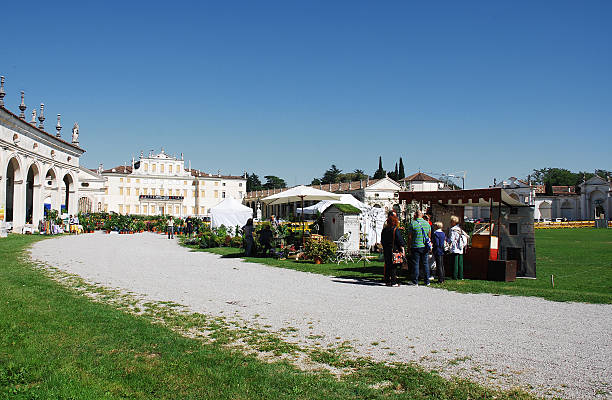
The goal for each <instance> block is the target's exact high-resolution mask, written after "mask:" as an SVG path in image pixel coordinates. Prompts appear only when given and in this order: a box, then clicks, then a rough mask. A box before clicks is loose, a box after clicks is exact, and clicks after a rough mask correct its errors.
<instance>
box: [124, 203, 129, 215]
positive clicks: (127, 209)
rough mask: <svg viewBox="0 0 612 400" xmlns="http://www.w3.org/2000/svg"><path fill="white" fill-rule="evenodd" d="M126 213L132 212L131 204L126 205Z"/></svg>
mask: <svg viewBox="0 0 612 400" xmlns="http://www.w3.org/2000/svg"><path fill="white" fill-rule="evenodd" d="M125 213H126V214H129V213H130V205H129V204H128V205H127V206H125Z"/></svg>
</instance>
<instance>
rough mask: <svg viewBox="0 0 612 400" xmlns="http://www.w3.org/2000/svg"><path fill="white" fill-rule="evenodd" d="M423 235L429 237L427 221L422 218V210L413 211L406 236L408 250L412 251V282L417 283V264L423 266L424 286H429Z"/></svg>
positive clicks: (426, 252)
mask: <svg viewBox="0 0 612 400" xmlns="http://www.w3.org/2000/svg"><path fill="white" fill-rule="evenodd" d="M425 236H427V237H429V238H431V227H430V226H429V222H427V221H425V220H424V219H423V212H422V211H420V210H419V211H417V212H415V213H414V219H413V220H412V222H411V223H410V227H409V232H408V237H409V242H410V251H411V252H412V268H413V271H414V272H413V274H414V275H413V279H412V284H413V285H416V286H418V284H419V266H423V270H424V271H425V276H424V277H423V280H424V281H425V286H429V263H428V262H427V255H428V251H427V249H426V248H425Z"/></svg>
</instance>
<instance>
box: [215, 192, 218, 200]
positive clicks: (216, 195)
mask: <svg viewBox="0 0 612 400" xmlns="http://www.w3.org/2000/svg"><path fill="white" fill-rule="evenodd" d="M218 198H219V191H218V190H215V199H218Z"/></svg>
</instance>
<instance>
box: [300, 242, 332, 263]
mask: <svg viewBox="0 0 612 400" xmlns="http://www.w3.org/2000/svg"><path fill="white" fill-rule="evenodd" d="M337 250H338V247H337V246H336V243H334V242H332V241H331V240H328V239H321V240H312V239H310V240H308V241H307V242H306V246H305V247H304V253H305V254H306V257H307V258H308V259H311V260H313V259H315V257H319V258H321V260H323V262H327V261H329V260H331V259H332V258H333V257H334V256H335V255H336V251H337Z"/></svg>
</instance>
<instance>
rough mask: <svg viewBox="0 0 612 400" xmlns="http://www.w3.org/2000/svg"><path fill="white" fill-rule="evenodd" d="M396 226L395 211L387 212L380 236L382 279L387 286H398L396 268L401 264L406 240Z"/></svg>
mask: <svg viewBox="0 0 612 400" xmlns="http://www.w3.org/2000/svg"><path fill="white" fill-rule="evenodd" d="M398 228H399V219H398V218H397V216H396V215H395V213H393V214H391V213H389V216H388V217H387V222H386V224H385V227H384V228H383V230H382V234H381V236H380V239H381V240H380V241H381V243H382V246H383V254H384V258H385V270H384V276H385V278H384V279H385V285H387V286H396V287H397V286H399V283H397V268H398V267H399V266H400V265H401V264H402V261H403V258H404V254H405V253H404V247H405V246H406V242H405V241H404V238H403V237H402V234H401V232H400V230H399V229H398Z"/></svg>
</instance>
